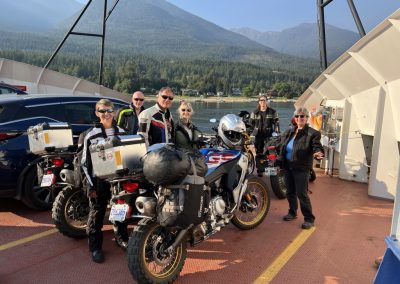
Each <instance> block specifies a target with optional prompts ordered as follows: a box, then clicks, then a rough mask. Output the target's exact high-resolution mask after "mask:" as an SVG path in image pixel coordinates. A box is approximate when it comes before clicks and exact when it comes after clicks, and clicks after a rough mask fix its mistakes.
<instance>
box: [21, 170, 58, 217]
mask: <svg viewBox="0 0 400 284" xmlns="http://www.w3.org/2000/svg"><path fill="white" fill-rule="evenodd" d="M42 177H43V169H42V168H40V166H39V165H37V166H33V167H32V168H31V169H30V170H29V171H28V173H27V175H26V178H25V181H24V184H23V190H24V193H23V196H22V201H23V202H24V203H25V205H27V206H28V207H30V208H33V209H38V210H49V209H50V208H51V206H52V205H53V201H54V193H53V192H52V189H51V188H50V187H41V186H40V182H41V180H42Z"/></svg>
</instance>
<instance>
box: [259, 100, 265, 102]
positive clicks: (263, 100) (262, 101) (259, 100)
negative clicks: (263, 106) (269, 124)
mask: <svg viewBox="0 0 400 284" xmlns="http://www.w3.org/2000/svg"><path fill="white" fill-rule="evenodd" d="M258 101H259V102H266V100H258Z"/></svg>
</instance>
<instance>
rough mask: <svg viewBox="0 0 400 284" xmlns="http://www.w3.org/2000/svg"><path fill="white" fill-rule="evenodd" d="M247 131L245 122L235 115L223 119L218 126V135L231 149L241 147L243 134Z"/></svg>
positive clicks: (228, 115)
mask: <svg viewBox="0 0 400 284" xmlns="http://www.w3.org/2000/svg"><path fill="white" fill-rule="evenodd" d="M245 131H246V126H245V124H244V122H243V121H242V119H241V118H240V117H238V116H236V115H234V114H227V115H225V116H224V117H222V118H221V120H220V122H219V125H218V135H219V137H221V139H222V141H223V142H224V144H225V145H226V146H228V147H229V148H235V147H237V146H239V145H241V143H242V133H243V132H245Z"/></svg>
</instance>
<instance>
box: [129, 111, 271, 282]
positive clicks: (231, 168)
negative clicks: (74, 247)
mask: <svg viewBox="0 0 400 284" xmlns="http://www.w3.org/2000/svg"><path fill="white" fill-rule="evenodd" d="M244 132H245V126H244V124H243V122H242V121H241V119H240V118H239V117H237V116H235V115H233V114H230V115H226V116H224V117H223V118H222V119H221V121H220V123H219V127H218V137H217V138H216V139H215V140H216V141H219V142H220V144H219V147H212V148H203V149H201V150H200V151H201V152H202V154H203V156H204V157H205V162H206V164H207V166H208V171H207V173H206V174H205V176H204V177H201V176H198V175H197V173H196V170H195V168H196V167H195V166H194V165H193V163H192V162H191V163H189V165H190V169H191V170H189V173H188V174H186V175H183V176H184V178H183V180H182V177H180V181H179V182H178V181H177V182H175V183H173V182H171V181H172V179H170V178H171V176H173V175H174V174H173V172H174V170H173V168H174V167H179V166H180V164H181V163H183V162H184V161H187V158H185V157H184V155H183V154H182V153H179V151H178V150H176V151H175V150H170V152H172V153H173V154H171V156H174V157H177V158H176V159H175V160H172V159H164V160H160V162H159V163H158V165H159V167H161V168H163V169H170V170H169V171H168V172H167V173H165V174H164V175H165V177H160V174H158V176H155V175H154V173H153V172H150V173H149V174H148V172H147V171H146V165H147V161H148V159H150V158H148V157H152V156H151V154H152V153H154V155H153V156H157V154H158V152H157V150H155V151H153V152H151V151H150V152H149V154H147V157H145V159H144V174H145V177H146V178H147V179H148V180H149V181H151V182H152V183H153V184H155V190H154V196H155V198H156V206H154V207H152V208H151V210H149V211H148V212H147V214H148V215H147V217H148V218H142V219H141V220H140V221H139V223H138V226H136V227H135V230H134V231H133V232H132V234H131V237H130V240H129V243H128V249H127V251H128V267H129V270H130V272H131V274H132V277H133V278H134V279H135V280H136V281H137V282H138V283H171V282H172V281H174V280H175V279H176V278H177V277H178V275H179V273H180V272H181V270H182V269H183V266H184V263H185V259H186V255H187V244H188V243H189V244H190V245H191V246H194V245H196V244H198V243H200V242H202V241H204V240H206V239H208V238H209V237H210V236H212V235H214V234H215V233H217V232H218V231H220V230H221V228H223V227H225V226H226V225H228V224H229V223H230V222H232V224H234V225H235V226H236V227H237V228H239V229H242V230H250V229H253V228H255V227H257V226H258V225H260V224H261V223H262V222H263V220H264V219H265V217H266V216H267V214H268V211H269V208H270V194H269V190H268V188H267V186H266V184H265V183H264V182H263V180H262V179H260V178H259V177H256V176H253V175H250V174H249V172H248V167H249V160H248V156H247V155H246V153H244V152H243V151H242V149H241V148H240V147H241V146H240V145H241V143H242V142H243V139H244V137H243V136H244ZM230 142H232V143H230ZM166 150H168V147H164V148H161V150H160V151H166ZM189 160H190V159H189ZM163 164H165V165H164V166H163ZM172 165H174V167H173V166H172ZM182 168H185V167H184V166H182ZM175 169H176V168H175ZM158 173H161V171H159V172H158ZM150 174H152V176H150ZM157 178H158V181H161V179H162V178H163V179H164V180H163V182H159V183H157Z"/></svg>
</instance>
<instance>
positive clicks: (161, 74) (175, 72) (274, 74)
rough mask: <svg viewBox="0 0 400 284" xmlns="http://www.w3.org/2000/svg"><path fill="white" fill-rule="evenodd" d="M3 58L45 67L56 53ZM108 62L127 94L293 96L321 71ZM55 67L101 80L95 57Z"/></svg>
mask: <svg viewBox="0 0 400 284" xmlns="http://www.w3.org/2000/svg"><path fill="white" fill-rule="evenodd" d="M0 57H4V58H9V59H13V60H16V61H20V62H26V63H29V64H32V65H37V66H43V65H44V64H45V63H46V61H47V60H48V58H49V57H50V53H43V52H24V51H0ZM104 66H105V68H104V82H103V85H105V86H107V87H110V88H113V89H116V90H118V91H121V92H127V93H132V92H133V91H135V90H138V89H140V88H147V89H148V90H151V89H159V88H160V87H162V86H165V85H169V86H172V87H176V88H177V89H178V90H180V89H181V88H191V89H197V90H198V91H199V92H200V93H205V92H214V93H216V92H217V91H223V92H225V93H226V94H230V93H231V90H232V88H239V89H241V90H242V91H244V90H246V92H245V93H246V94H247V95H256V94H258V93H259V92H266V91H268V90H272V89H274V88H275V87H277V86H280V88H281V89H282V90H284V93H282V95H285V96H287V97H293V96H296V95H299V94H300V93H301V92H303V91H304V90H305V89H306V87H307V86H308V85H309V84H310V83H311V82H312V81H313V80H314V78H315V76H316V75H317V71H316V69H315V68H310V69H309V70H308V72H306V71H304V72H296V71H288V70H284V69H271V68H267V67H261V66H257V65H252V64H249V63H238V62H228V61H207V60H190V59H182V58H165V57H164V58H163V57H156V56H151V57H149V56H145V55H135V56H107V57H106V58H105V62H104ZM51 67H52V68H51V69H54V70H57V71H60V72H62V73H65V74H70V75H73V76H77V77H80V78H84V79H87V80H90V81H93V82H97V80H98V71H99V60H98V59H97V58H94V57H91V58H90V57H88V56H85V55H75V54H74V55H71V54H69V55H68V54H67V55H60V56H57V57H56V60H55V61H54V62H53V63H52V65H51ZM282 83H284V88H282ZM277 91H279V90H277Z"/></svg>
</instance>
